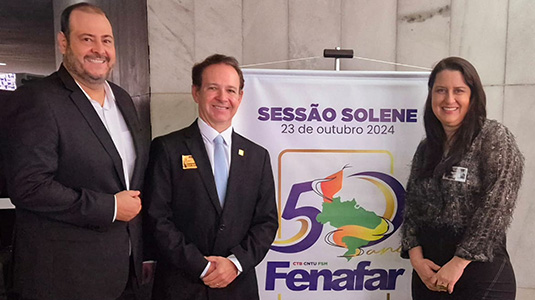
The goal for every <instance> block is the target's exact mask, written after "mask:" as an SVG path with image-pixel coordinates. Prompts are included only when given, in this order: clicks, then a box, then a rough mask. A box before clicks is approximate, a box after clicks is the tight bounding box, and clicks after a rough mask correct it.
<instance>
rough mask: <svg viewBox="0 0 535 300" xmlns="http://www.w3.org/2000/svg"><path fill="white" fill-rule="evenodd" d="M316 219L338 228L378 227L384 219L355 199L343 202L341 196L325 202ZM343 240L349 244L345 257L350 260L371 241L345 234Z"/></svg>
mask: <svg viewBox="0 0 535 300" xmlns="http://www.w3.org/2000/svg"><path fill="white" fill-rule="evenodd" d="M316 220H317V221H318V222H320V223H321V224H324V225H325V224H327V223H330V224H331V226H333V227H336V228H340V227H343V226H347V225H358V226H362V227H366V228H370V229H374V228H376V227H377V226H378V225H379V224H380V223H381V221H382V219H381V217H379V216H377V215H376V214H375V213H374V212H373V211H367V210H365V209H364V208H362V207H361V206H360V205H358V204H357V201H356V200H355V199H353V200H351V201H344V202H341V201H340V197H336V198H334V199H333V201H332V202H323V210H322V212H321V213H320V214H318V216H317V217H316ZM342 242H344V243H345V244H346V246H347V249H348V250H347V252H346V253H344V257H346V258H347V260H348V261H349V260H351V258H352V257H354V256H355V255H356V254H357V251H358V249H359V248H361V247H364V246H366V245H368V243H369V242H370V241H367V240H363V239H359V238H356V237H352V236H345V237H343V238H342Z"/></svg>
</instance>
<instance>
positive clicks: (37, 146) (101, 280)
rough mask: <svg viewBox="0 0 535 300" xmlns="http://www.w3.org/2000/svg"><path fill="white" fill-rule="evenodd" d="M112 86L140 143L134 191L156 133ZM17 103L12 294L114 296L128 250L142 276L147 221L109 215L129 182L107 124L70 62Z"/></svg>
mask: <svg viewBox="0 0 535 300" xmlns="http://www.w3.org/2000/svg"><path fill="white" fill-rule="evenodd" d="M110 86H111V88H112V90H113V92H114V95H115V98H116V102H117V106H118V107H119V109H120V111H121V113H122V114H123V117H124V119H125V121H126V124H127V126H128V129H129V131H130V133H131V134H132V137H133V141H134V145H135V151H136V156H137V159H136V163H135V168H134V174H133V177H132V180H131V184H130V189H141V187H142V184H143V175H144V171H145V167H146V162H147V158H148V155H147V154H148V153H147V152H148V146H149V142H150V133H149V130H148V128H143V126H141V124H140V122H139V119H138V117H137V113H136V110H135V107H134V105H133V102H132V99H131V98H130V96H129V95H128V94H127V93H126V92H125V91H124V90H122V89H121V88H119V87H118V86H117V85H114V84H113V83H110ZM12 101H13V102H14V103H15V104H16V106H17V107H16V113H15V116H14V121H13V123H12V133H11V135H10V145H9V152H8V155H9V163H8V188H9V195H10V197H11V199H12V201H13V203H14V204H15V206H16V215H17V216H16V224H15V243H14V290H15V292H16V293H18V294H20V295H21V296H22V297H23V298H28V299H55V300H58V299H68V300H72V299H95V300H97V299H98V300H103V299H115V298H116V297H118V296H119V295H120V294H121V293H122V291H123V290H124V288H125V285H126V282H127V279H128V273H129V253H131V254H132V258H133V260H134V262H135V273H136V275H137V278H141V262H142V245H141V243H142V240H141V231H142V228H141V227H142V226H141V217H140V216H137V217H136V218H134V219H133V220H132V221H130V222H128V223H126V222H120V221H115V222H112V220H113V215H114V207H115V201H114V194H115V193H117V192H120V191H122V190H125V189H126V186H125V181H124V176H123V169H122V163H121V158H120V156H119V153H118V152H117V150H116V148H115V146H114V144H113V141H112V139H111V137H110V135H109V134H108V131H107V130H106V128H105V127H104V125H103V123H102V121H101V120H100V118H99V116H98V115H97V113H96V112H95V110H94V108H93V106H92V105H91V103H90V101H89V100H88V99H87V97H86V96H85V95H84V93H83V92H82V90H81V89H80V88H79V87H78V85H77V84H76V83H75V81H74V80H73V78H72V77H71V76H70V74H69V73H68V72H67V70H66V69H65V68H64V67H63V66H62V67H61V68H60V69H59V70H58V72H56V73H53V74H52V75H50V76H48V77H47V78H44V79H42V80H38V81H36V82H32V83H30V84H27V85H25V86H22V87H21V88H19V89H18V90H17V91H16V92H15V94H14V95H13V97H12ZM130 250H131V252H130Z"/></svg>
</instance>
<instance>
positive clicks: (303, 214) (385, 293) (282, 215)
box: [234, 70, 428, 300]
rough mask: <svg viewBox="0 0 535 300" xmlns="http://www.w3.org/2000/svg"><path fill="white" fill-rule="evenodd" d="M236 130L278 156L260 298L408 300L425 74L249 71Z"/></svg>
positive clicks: (260, 269)
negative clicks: (409, 197)
mask: <svg viewBox="0 0 535 300" xmlns="http://www.w3.org/2000/svg"><path fill="white" fill-rule="evenodd" d="M244 75H245V95H244V97H243V101H242V103H241V107H240V109H239V112H238V114H237V116H236V118H235V120H234V127H235V128H236V131H237V132H239V133H241V134H243V135H244V136H246V137H248V138H249V139H251V140H253V141H255V142H256V143H258V144H260V145H262V146H264V147H265V148H267V149H268V151H269V153H270V155H271V161H272V166H273V172H274V177H275V185H276V188H277V204H278V209H279V224H280V228H279V231H278V233H277V236H276V238H275V242H274V243H273V245H272V247H271V250H270V251H269V253H268V255H267V256H266V258H265V259H264V261H263V262H262V263H261V264H260V265H259V266H258V267H257V275H258V286H259V289H260V296H261V299H263V300H294V299H306V300H316V299H317V300H320V299H321V300H324V299H339V300H344V299H377V300H379V299H381V300H383V299H392V300H394V299H395V300H404V299H410V298H411V297H410V280H411V273H412V268H411V267H410V263H409V261H408V260H404V259H401V258H400V239H399V227H400V225H401V223H402V211H403V207H404V204H405V184H406V182H407V179H408V176H409V172H410V161H411V159H412V155H413V154H414V151H415V150H416V147H417V145H418V143H419V142H420V140H421V139H422V138H423V136H424V130H423V124H422V120H423V107H424V103H425V98H426V97H427V77H428V73H414V72H335V71H296V70H244Z"/></svg>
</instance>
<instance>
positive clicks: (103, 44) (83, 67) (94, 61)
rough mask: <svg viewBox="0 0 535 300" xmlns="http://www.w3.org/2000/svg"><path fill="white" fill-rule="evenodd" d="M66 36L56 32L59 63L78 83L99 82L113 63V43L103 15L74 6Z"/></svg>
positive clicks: (94, 83) (101, 82)
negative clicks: (60, 55)
mask: <svg viewBox="0 0 535 300" xmlns="http://www.w3.org/2000/svg"><path fill="white" fill-rule="evenodd" d="M69 24H70V36H69V39H67V37H66V36H65V35H64V34H63V32H60V33H58V44H59V48H60V51H61V53H62V54H63V65H64V66H65V68H66V69H67V70H68V71H69V73H71V75H72V76H73V77H74V78H75V79H76V80H77V81H78V82H79V83H80V84H82V85H85V86H95V85H100V84H103V83H104V81H105V80H106V79H107V78H108V76H109V74H110V72H111V70H112V68H113V66H114V65H115V43H114V39H113V32H112V28H111V24H110V22H109V21H108V19H107V18H106V16H105V15H102V14H98V13H90V12H85V11H81V10H74V11H73V12H72V13H71V16H70V18H69Z"/></svg>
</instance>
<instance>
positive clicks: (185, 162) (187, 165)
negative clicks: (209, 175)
mask: <svg viewBox="0 0 535 300" xmlns="http://www.w3.org/2000/svg"><path fill="white" fill-rule="evenodd" d="M182 169H184V170H189V169H197V164H196V163H195V159H193V156H191V155H182Z"/></svg>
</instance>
